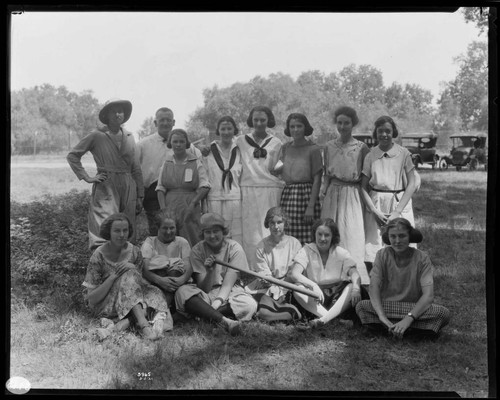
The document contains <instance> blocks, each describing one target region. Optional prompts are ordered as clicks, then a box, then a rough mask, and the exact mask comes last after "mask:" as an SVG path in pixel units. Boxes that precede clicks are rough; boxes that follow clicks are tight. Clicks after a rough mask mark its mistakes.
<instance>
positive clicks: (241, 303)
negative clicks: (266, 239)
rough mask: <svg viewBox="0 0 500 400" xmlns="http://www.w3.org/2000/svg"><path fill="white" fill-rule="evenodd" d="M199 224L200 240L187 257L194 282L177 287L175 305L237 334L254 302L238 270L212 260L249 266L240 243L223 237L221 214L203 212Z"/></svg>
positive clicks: (225, 232) (251, 315) (246, 267)
mask: <svg viewBox="0 0 500 400" xmlns="http://www.w3.org/2000/svg"><path fill="white" fill-rule="evenodd" d="M200 226H201V231H202V241H201V242H198V243H197V244H196V245H195V246H194V247H193V248H192V249H191V257H190V261H191V268H192V270H193V274H192V278H193V280H194V282H195V284H186V285H183V286H181V287H180V288H179V289H177V291H176V292H175V305H176V307H177V311H178V312H179V313H180V314H181V315H185V316H187V315H189V314H191V315H194V316H197V317H200V318H202V319H205V320H208V321H211V322H216V323H219V324H221V325H222V326H224V328H225V329H226V330H227V331H228V332H229V333H230V334H231V335H236V334H238V333H240V322H239V321H249V320H251V319H252V317H253V315H254V314H255V312H256V311H257V302H256V301H255V300H254V299H253V297H252V296H251V295H250V294H249V293H247V292H246V291H245V289H244V288H243V286H242V285H241V284H240V282H239V272H238V271H236V270H234V269H231V268H228V267H226V266H222V265H220V264H218V263H216V262H215V261H216V260H220V261H222V262H225V263H230V264H234V265H235V266H238V267H240V268H244V269H248V263H247V259H246V256H245V253H244V251H243V248H242V247H241V245H240V244H239V243H238V242H236V241H235V240H232V239H229V238H227V237H226V236H227V234H228V233H229V230H228V228H227V226H226V222H225V221H224V219H223V218H222V217H221V216H220V215H218V214H215V213H207V214H203V215H202V216H201V218H200ZM236 320H237V321H236Z"/></svg>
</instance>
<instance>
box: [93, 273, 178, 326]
mask: <svg viewBox="0 0 500 400" xmlns="http://www.w3.org/2000/svg"><path fill="white" fill-rule="evenodd" d="M137 304H141V305H142V307H143V308H144V309H147V308H148V307H150V308H153V309H154V310H156V311H163V312H166V313H169V307H168V304H167V301H166V299H165V297H164V295H163V293H162V291H161V289H160V288H158V287H156V286H153V285H151V284H150V283H148V282H147V281H146V280H145V279H144V278H142V276H141V275H140V274H139V272H138V271H135V270H129V271H127V272H125V273H124V274H123V275H121V276H120V277H119V278H118V279H117V280H116V281H115V282H114V283H113V285H112V286H111V289H110V290H109V292H108V294H107V295H106V297H105V298H104V300H103V301H101V302H100V303H98V304H97V305H95V306H94V307H92V310H93V312H94V313H95V314H96V315H97V316H99V317H106V318H111V319H114V318H118V319H119V320H121V319H123V318H125V317H126V316H127V314H128V313H129V312H130V311H131V310H132V308H134V307H135V306H136V305H137Z"/></svg>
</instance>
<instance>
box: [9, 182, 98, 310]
mask: <svg viewBox="0 0 500 400" xmlns="http://www.w3.org/2000/svg"><path fill="white" fill-rule="evenodd" d="M89 197H90V194H89V193H88V192H87V191H77V190H72V191H70V192H68V193H65V194H63V195H44V196H43V197H42V199H41V200H38V201H34V202H31V203H25V204H21V203H17V202H11V210H10V253H11V278H12V284H13V290H14V291H16V292H17V295H18V296H21V297H23V298H25V301H26V302H27V303H29V304H37V303H39V302H50V303H51V304H52V305H55V306H56V307H57V308H61V307H65V308H67V309H68V308H76V309H80V308H82V306H83V296H82V288H83V287H82V286H81V283H82V282H83V279H84V277H85V271H86V267H87V264H88V260H89V257H90V254H91V253H90V250H89V249H88V236H87V212H88V204H89Z"/></svg>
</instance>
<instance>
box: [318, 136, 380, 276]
mask: <svg viewBox="0 0 500 400" xmlns="http://www.w3.org/2000/svg"><path fill="white" fill-rule="evenodd" d="M369 151H370V150H369V149H368V147H367V146H366V144H364V143H363V142H360V141H359V140H356V139H352V140H351V141H349V142H348V143H346V144H344V143H342V142H341V141H340V140H332V141H330V142H328V143H327V144H326V146H325V177H324V181H325V183H326V195H325V199H324V202H323V207H322V210H321V218H331V219H333V220H334V221H335V223H336V224H337V226H338V228H339V232H340V243H339V246H340V247H343V248H344V249H346V250H348V251H349V253H350V254H351V256H352V258H354V260H355V261H356V269H357V270H358V272H359V275H360V278H361V284H363V285H368V284H369V283H370V277H369V275H368V271H367V269H366V266H365V227H364V217H363V214H364V204H363V201H362V199H361V192H360V188H361V171H362V168H363V159H364V158H365V156H366V154H368V153H369Z"/></svg>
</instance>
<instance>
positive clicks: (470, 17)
mask: <svg viewBox="0 0 500 400" xmlns="http://www.w3.org/2000/svg"><path fill="white" fill-rule="evenodd" d="M461 11H462V14H463V16H464V19H465V22H466V23H472V24H474V25H476V27H477V28H478V29H479V34H480V35H482V34H483V33H484V32H485V31H487V29H488V17H489V16H490V15H491V14H492V12H494V11H495V8H492V9H490V7H462V9H461Z"/></svg>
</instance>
